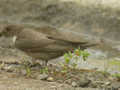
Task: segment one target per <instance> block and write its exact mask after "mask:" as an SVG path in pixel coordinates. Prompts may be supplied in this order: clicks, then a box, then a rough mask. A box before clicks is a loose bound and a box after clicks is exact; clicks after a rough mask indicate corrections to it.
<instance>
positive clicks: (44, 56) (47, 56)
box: [27, 52, 63, 60]
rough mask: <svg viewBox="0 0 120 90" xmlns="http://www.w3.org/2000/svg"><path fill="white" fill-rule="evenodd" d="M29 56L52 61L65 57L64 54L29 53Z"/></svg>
mask: <svg viewBox="0 0 120 90" xmlns="http://www.w3.org/2000/svg"><path fill="white" fill-rule="evenodd" d="M27 54H28V55H29V56H31V57H33V58H35V59H41V60H51V59H54V58H57V57H59V56H62V55H63V52H49V53H48V52H47V53H46V52H34V53H32V52H27Z"/></svg>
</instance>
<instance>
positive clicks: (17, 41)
mask: <svg viewBox="0 0 120 90" xmlns="http://www.w3.org/2000/svg"><path fill="white" fill-rule="evenodd" d="M52 29H54V28H52V27H44V28H39V29H38V28H37V30H34V29H26V28H24V27H22V26H18V25H8V26H6V28H5V29H4V30H3V31H2V33H1V34H2V35H4V36H6V37H13V36H14V39H13V41H14V45H15V47H16V48H18V49H20V50H22V51H24V52H25V53H26V54H28V55H29V56H32V57H33V58H35V59H40V60H43V61H45V64H46V65H47V62H48V61H49V60H51V59H54V58H57V57H59V56H62V55H63V54H64V53H66V52H68V51H72V50H74V49H75V48H78V47H80V48H81V49H85V48H87V47H90V46H93V45H94V44H90V45H88V43H87V42H80V40H79V41H74V40H72V38H73V39H74V37H75V36H76V38H77V35H75V34H73V35H71V36H69V38H67V37H66V36H67V33H66V35H65V33H64V32H63V33H62V31H57V30H52ZM68 35H69V34H68ZM70 37H72V38H70Z"/></svg>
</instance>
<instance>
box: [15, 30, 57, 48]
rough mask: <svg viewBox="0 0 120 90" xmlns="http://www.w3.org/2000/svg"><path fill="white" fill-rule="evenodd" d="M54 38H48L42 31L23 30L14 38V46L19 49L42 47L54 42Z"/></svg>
mask: <svg viewBox="0 0 120 90" xmlns="http://www.w3.org/2000/svg"><path fill="white" fill-rule="evenodd" d="M54 42H55V40H51V39H48V37H47V36H46V35H44V34H42V33H38V32H35V31H27V30H25V31H23V32H21V35H19V36H18V37H17V39H16V42H15V46H16V47H17V48H20V49H26V50H27V49H31V48H43V47H45V46H47V45H49V44H52V43H54Z"/></svg>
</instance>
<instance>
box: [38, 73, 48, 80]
mask: <svg viewBox="0 0 120 90" xmlns="http://www.w3.org/2000/svg"><path fill="white" fill-rule="evenodd" d="M47 78H48V75H47V74H40V75H38V76H37V79H39V80H46V79H47Z"/></svg>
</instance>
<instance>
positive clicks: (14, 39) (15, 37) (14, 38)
mask: <svg viewBox="0 0 120 90" xmlns="http://www.w3.org/2000/svg"><path fill="white" fill-rule="evenodd" d="M16 39H17V36H13V39H12V41H13V44H15V42H16Z"/></svg>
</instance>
